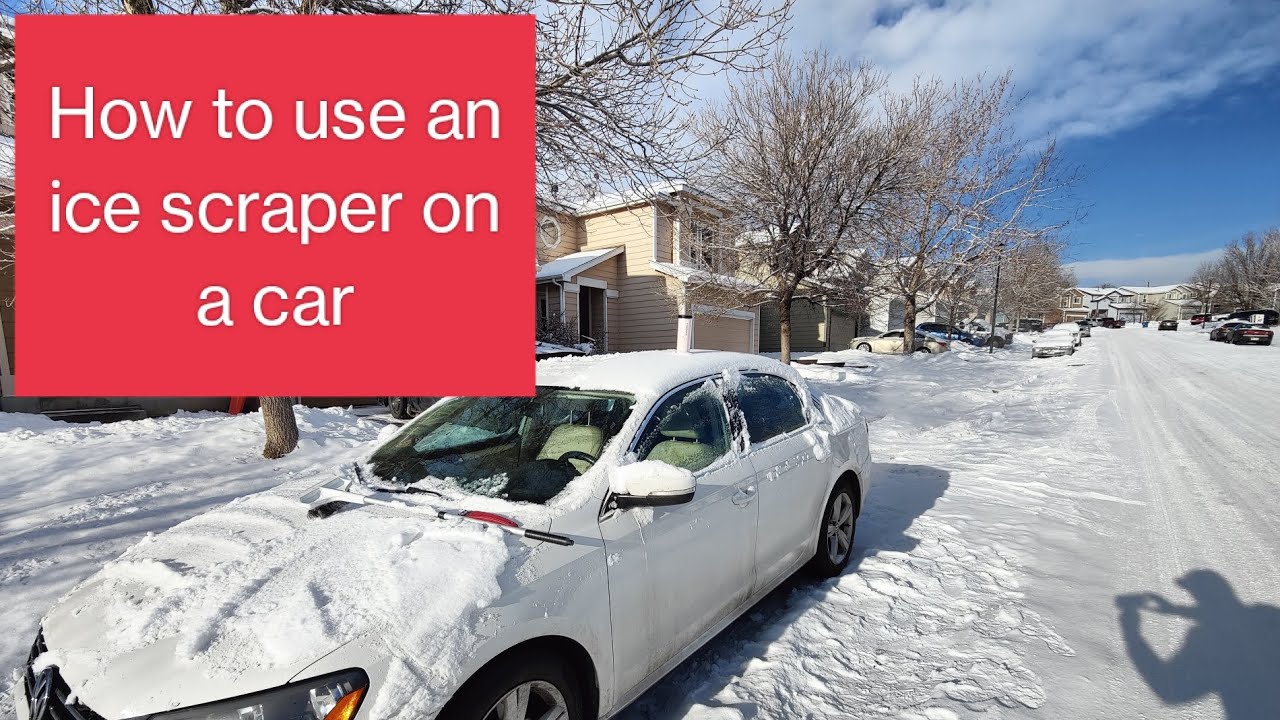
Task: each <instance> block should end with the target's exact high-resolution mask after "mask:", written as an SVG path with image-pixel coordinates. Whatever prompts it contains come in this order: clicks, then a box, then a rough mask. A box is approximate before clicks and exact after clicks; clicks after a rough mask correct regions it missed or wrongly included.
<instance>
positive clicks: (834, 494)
mask: <svg viewBox="0 0 1280 720" xmlns="http://www.w3.org/2000/svg"><path fill="white" fill-rule="evenodd" d="M822 507H823V509H822V522H821V523H820V524H819V525H818V542H817V547H815V548H814V550H813V559H812V560H810V561H809V564H808V565H807V566H806V567H805V570H806V571H807V572H808V574H809V575H811V576H813V577H816V578H830V577H835V576H836V575H839V574H840V573H842V572H844V569H845V568H846V567H848V566H849V558H851V557H853V548H854V544H853V543H854V539H855V536H856V534H857V529H858V497H857V494H856V493H855V491H854V487H853V483H851V482H849V481H848V480H846V479H843V478H841V479H840V480H837V481H836V486H835V487H834V488H832V489H831V495H830V496H829V497H827V502H826V504H824V505H823V506H822ZM837 513H839V515H838V516H837ZM837 522H839V523H840V525H841V526H842V527H843V529H844V532H847V533H848V541H847V543H844V544H843V548H840V544H841V541H840V540H839V538H837V539H836V540H835V541H834V542H835V543H836V544H835V545H833V544H832V543H833V539H832V532H833V529H835V528H836V527H837V525H836V523H837ZM840 549H843V554H841V553H840V552H838V550H840Z"/></svg>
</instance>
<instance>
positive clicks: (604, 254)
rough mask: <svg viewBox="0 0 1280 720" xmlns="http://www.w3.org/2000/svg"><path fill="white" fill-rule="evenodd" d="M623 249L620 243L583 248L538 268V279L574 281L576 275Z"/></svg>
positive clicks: (540, 280) (619, 252) (541, 280)
mask: <svg viewBox="0 0 1280 720" xmlns="http://www.w3.org/2000/svg"><path fill="white" fill-rule="evenodd" d="M622 251H623V247H622V246H621V245H619V246H617V247H611V248H601V249H600V250H582V251H581V252H576V253H571V254H569V255H564V256H562V257H558V258H556V259H555V260H552V261H551V262H549V263H547V264H546V265H543V266H542V267H540V268H538V281H539V282H543V281H547V280H564V281H565V282H572V281H573V277H574V276H575V275H577V274H579V273H582V272H586V271H587V270H590V269H591V268H593V267H595V266H596V265H599V264H600V263H602V262H604V261H605V260H608V259H609V258H611V257H614V256H616V255H619V254H621V253H622Z"/></svg>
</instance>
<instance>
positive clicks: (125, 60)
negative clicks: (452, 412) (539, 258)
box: [15, 16, 535, 396]
mask: <svg viewBox="0 0 1280 720" xmlns="http://www.w3.org/2000/svg"><path fill="white" fill-rule="evenodd" d="M17 23H18V30H19V31H20V32H18V33H16V34H17V36H18V38H19V39H20V40H19V42H20V45H19V47H20V48H21V57H22V72H21V74H20V81H19V82H20V87H21V90H22V102H21V103H19V104H18V106H17V107H18V117H17V122H16V126H17V127H18V128H21V135H20V137H21V140H22V142H21V143H19V144H18V146H17V154H18V155H17V166H18V171H17V186H18V193H17V195H18V197H20V198H21V202H22V205H23V212H22V214H21V222H20V225H21V229H22V232H21V233H20V235H19V237H18V244H17V263H16V268H17V292H16V303H17V316H18V318H19V319H20V320H21V322H18V323H16V331H17V337H16V341H15V345H16V348H15V350H16V352H17V354H18V357H19V358H20V359H19V360H18V362H17V363H16V365H18V366H20V367H21V368H22V372H21V373H19V374H16V375H15V382H16V385H17V387H16V390H17V392H18V394H21V395H46V396H60V395H97V396H103V395H107V396H154V395H179V396H181V395H193V396H195V395H204V396H223V395H306V396H371V395H372V396H377V395H428V396H430V395H451V394H463V395H501V394H527V393H529V392H531V391H532V387H533V357H532V346H533V317H534V312H533V307H532V299H533V294H532V292H531V290H532V284H533V272H534V258H533V247H534V243H533V238H532V237H531V235H532V233H533V228H534V225H535V218H534V204H535V197H534V117H533V112H534V94H533V93H534V53H535V47H534V42H535V41H534V24H533V19H532V18H531V17H527V16H516V17H438V16H436V17H432V16H400V17H268V16H259V17H217V16H205V17H177V16H166V17H125V16H114V17H85V16H23V17H20V18H19V19H18V21H17ZM55 87H56V88H57V89H58V90H57V96H56V97H55V92H54V88H55ZM89 88H92V91H91V92H90V91H89ZM165 101H168V102H169V106H168V109H167V111H166V109H165V106H164V105H163V103H164V102H165ZM188 101H189V102H190V105H189V106H188V105H186V103H187V102H188ZM144 103H145V105H144ZM299 103H301V105H299ZM450 103H452V104H450ZM397 108H398V110H397ZM322 110H323V112H322ZM268 112H269V113H270V115H271V117H272V121H271V126H270V127H269V128H267V127H266V125H265V118H266V115H267V113H268ZM184 113H185V114H184ZM299 114H301V121H299ZM322 117H324V118H326V119H327V122H326V123H325V124H324V125H321V118H322ZM299 122H300V123H301V124H299ZM322 128H323V131H322ZM55 131H56V134H57V135H58V137H56V138H55V137H54V135H55ZM179 135H180V137H179ZM202 293H204V294H205V297H204V298H203V299H202V297H201V295H202ZM202 308H203V309H204V311H203V312H201V310H202ZM322 312H323V315H322V314H321V313H322Z"/></svg>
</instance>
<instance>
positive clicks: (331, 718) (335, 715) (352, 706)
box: [324, 687, 367, 720]
mask: <svg viewBox="0 0 1280 720" xmlns="http://www.w3.org/2000/svg"><path fill="white" fill-rule="evenodd" d="M366 689H367V688H362V687H361V688H356V689H355V690H352V691H351V692H349V693H347V694H346V695H343V696H342V698H340V699H339V700H338V704H337V705H334V706H333V709H332V710H330V711H329V714H328V715H325V716H324V720H351V718H353V717H355V716H356V708H358V707H360V700H361V699H362V698H364V691H365V690H366Z"/></svg>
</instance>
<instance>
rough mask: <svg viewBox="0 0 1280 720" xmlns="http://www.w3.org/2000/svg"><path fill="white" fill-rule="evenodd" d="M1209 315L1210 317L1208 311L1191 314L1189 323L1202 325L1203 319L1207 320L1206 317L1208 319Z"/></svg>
mask: <svg viewBox="0 0 1280 720" xmlns="http://www.w3.org/2000/svg"><path fill="white" fill-rule="evenodd" d="M1209 317H1210V316H1209V314H1208V313H1201V314H1200V315H1192V316H1191V324H1192V325H1203V324H1204V321H1205V320H1208V319H1209Z"/></svg>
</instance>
